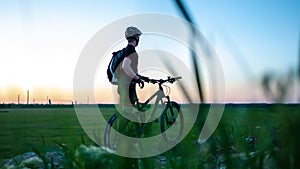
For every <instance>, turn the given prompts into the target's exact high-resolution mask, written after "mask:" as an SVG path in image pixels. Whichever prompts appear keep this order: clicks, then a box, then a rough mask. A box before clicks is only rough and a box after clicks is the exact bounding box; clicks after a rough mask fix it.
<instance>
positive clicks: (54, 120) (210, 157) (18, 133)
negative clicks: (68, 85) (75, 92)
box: [0, 104, 300, 168]
mask: <svg viewBox="0 0 300 169" xmlns="http://www.w3.org/2000/svg"><path fill="white" fill-rule="evenodd" d="M209 107H210V106H209V105H204V106H201V107H200V112H201V114H200V115H199V116H198V118H197V123H196V124H195V125H194V127H193V128H192V130H191V131H190V133H189V134H188V136H187V137H186V138H185V139H184V140H183V141H182V142H181V143H180V144H179V145H177V146H176V147H174V148H173V149H171V150H169V151H168V152H165V153H163V154H161V155H159V156H157V157H150V158H147V159H141V160H138V164H139V165H136V166H135V165H134V164H130V160H131V159H127V158H121V157H116V156H111V157H109V158H111V159H112V160H117V161H121V162H120V163H122V160H123V161H124V160H126V164H125V163H123V165H129V166H131V167H133V168H153V167H154V168H222V167H223V168H258V167H263V166H264V167H265V166H268V167H269V168H272V166H276V167H277V168H298V167H299V162H298V161H297V160H296V157H297V156H296V155H297V153H299V152H300V151H299V150H300V148H299V145H298V142H299V141H300V133H299V131H298V130H299V127H300V122H299V120H300V115H299V110H300V105H297V104H227V105H226V106H225V110H224V113H223V116H222V119H221V122H220V124H219V126H218V128H217V130H216V131H215V133H214V134H213V136H211V137H210V139H209V140H208V141H207V142H205V143H203V144H199V143H197V139H198V136H199V132H200V129H201V126H202V125H203V122H204V120H205V117H206V115H207V112H208V110H209ZM105 109H107V111H105V114H104V116H105V117H106V118H108V117H109V116H110V115H111V114H112V113H113V112H114V111H115V109H114V108H112V107H109V106H107V107H106V108H105ZM100 128H103V126H102V127H100ZM0 129H1V130H0V138H1V139H0V159H2V160H1V161H3V160H4V159H9V158H12V157H14V156H16V155H18V154H22V153H25V152H32V151H33V150H42V149H48V150H49V149H55V150H58V149H59V148H61V145H63V144H64V145H66V147H68V149H74V150H75V149H76V148H78V147H79V146H80V145H95V144H94V143H93V142H92V141H91V140H90V139H89V138H88V136H87V135H86V134H85V132H84V131H83V129H82V128H81V126H80V124H79V122H78V119H77V116H76V113H75V110H74V108H73V107H72V106H65V107H55V106H49V107H39V106H36V107H28V108H25V107H14V108H11V107H10V108H1V109H0ZM99 132H100V135H101V136H102V135H103V131H99ZM69 155H70V154H69ZM132 161H133V162H132V163H136V162H134V161H136V159H134V160H132ZM147 161H148V162H147ZM149 161H150V162H149ZM81 162H82V163H85V162H86V161H81ZM0 164H1V163H0ZM72 165H73V164H72ZM99 165H100V164H99ZM99 165H96V164H95V165H88V164H86V165H83V166H85V167H79V168H91V166H94V167H95V168H99ZM105 165H106V167H108V165H111V168H115V167H114V165H115V163H107V162H106V164H105ZM153 165H154V166H153ZM102 166H103V164H102ZM0 167H1V165H0ZM127 167H128V166H127ZM92 168H93V167H92ZM108 168H109V167H108Z"/></svg>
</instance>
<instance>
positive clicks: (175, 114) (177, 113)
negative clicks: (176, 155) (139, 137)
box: [160, 102, 183, 142]
mask: <svg viewBox="0 0 300 169" xmlns="http://www.w3.org/2000/svg"><path fill="white" fill-rule="evenodd" d="M160 129H161V132H162V136H163V138H164V140H165V141H167V142H175V141H177V140H178V139H180V137H181V135H182V132H183V114H182V112H181V109H180V106H179V105H178V104H177V103H176V102H170V103H169V104H167V105H166V107H165V109H164V111H163V113H162V115H161V119H160Z"/></svg>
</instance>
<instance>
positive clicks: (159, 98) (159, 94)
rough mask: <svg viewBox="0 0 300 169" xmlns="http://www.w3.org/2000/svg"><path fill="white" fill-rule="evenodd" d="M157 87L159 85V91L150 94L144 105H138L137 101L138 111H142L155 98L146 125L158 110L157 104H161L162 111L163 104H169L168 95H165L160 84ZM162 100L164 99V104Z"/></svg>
mask: <svg viewBox="0 0 300 169" xmlns="http://www.w3.org/2000/svg"><path fill="white" fill-rule="evenodd" d="M158 85H159V89H158V90H157V91H156V92H155V93H154V94H152V95H151V96H150V97H149V98H148V99H147V100H146V101H145V102H144V103H140V102H139V101H137V104H138V105H137V106H138V110H139V111H142V110H143V109H144V108H145V107H146V106H147V105H149V102H150V101H151V100H153V99H154V98H155V97H156V100H155V102H154V107H153V109H152V111H151V112H150V115H149V118H148V119H147V120H146V121H145V122H146V123H147V122H148V120H150V119H152V118H153V117H154V114H155V112H156V110H157V108H158V106H157V105H158V104H159V102H160V103H161V105H162V108H163V109H164V108H165V104H168V103H170V97H169V96H168V95H165V93H164V90H163V87H162V84H160V83H159V84H158ZM163 98H166V99H167V101H166V102H164V101H163Z"/></svg>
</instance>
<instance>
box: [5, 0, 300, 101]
mask: <svg viewBox="0 0 300 169" xmlns="http://www.w3.org/2000/svg"><path fill="white" fill-rule="evenodd" d="M184 2H185V4H186V5H187V6H188V7H189V9H190V12H191V13H192V14H193V16H194V19H195V21H196V22H197V26H198V28H199V30H200V31H201V32H202V33H203V34H204V35H205V36H206V37H207V39H208V40H209V42H211V44H212V46H213V47H214V49H215V51H216V53H217V55H218V58H219V60H220V63H221V65H222V69H223V71H224V76H225V92H226V99H225V102H226V103H260V102H262V103H269V102H274V100H272V99H270V98H267V97H266V96H265V95H264V91H263V88H262V86H261V85H262V79H263V78H262V77H263V75H265V74H267V73H270V72H272V73H276V74H277V75H280V76H281V77H285V76H286V74H288V73H289V71H292V72H295V71H296V70H297V66H298V65H297V63H298V62H299V61H298V59H299V58H298V57H299V56H298V55H299V43H300V42H299V31H300V30H299V25H300V23H299V21H300V19H299V16H300V11H299V7H300V2H298V1H288V2H285V1H270V0H267V1H264V2H261V1H253V2H252V1H247V2H240V1H234V2H230V3H229V2H217V1H209V2H208V1H202V0H201V1H188V0H187V1H184ZM116 3H117V2H116V1H114V2H101V1H100V2H97V1H93V3H87V2H84V1H74V2H73V1H64V2H60V1H32V0H28V1H22V0H12V1H1V2H0V11H1V12H0V21H1V22H0V24H1V26H0V37H1V39H0V46H1V47H0V75H1V80H0V104H1V103H16V104H17V103H21V104H26V103H27V91H29V103H30V104H32V103H36V104H47V103H48V102H49V99H50V100H51V101H52V103H53V104H72V103H75V102H76V103H84V104H86V103H89V104H94V103H115V100H114V99H112V98H113V93H112V92H115V91H113V90H112V86H111V84H110V83H109V82H108V80H107V78H106V76H105V72H106V68H107V67H106V66H105V64H107V62H108V61H109V60H105V61H104V63H103V65H104V66H103V65H102V66H101V67H99V69H98V70H97V71H98V73H97V74H96V77H95V90H94V91H95V92H94V93H85V92H82V93H83V94H82V98H81V99H80V100H74V98H73V78H74V77H73V76H74V71H75V67H76V64H77V60H78V58H79V56H80V54H81V52H82V50H83V48H84V47H85V45H86V44H87V42H88V41H89V40H90V39H91V38H92V37H93V36H94V35H95V34H96V33H97V32H98V31H99V30H101V29H102V28H103V27H104V26H105V25H108V24H110V23H111V22H114V21H116V20H118V19H120V18H123V17H124V16H130V15H134V14H137V13H144V12H156V13H164V14H169V15H173V16H176V17H181V15H180V13H179V12H178V11H177V9H176V7H175V5H174V3H173V2H172V1H158V0H154V1H151V2H148V1H144V2H143V3H140V1H137V0H129V1H128V2H126V3H123V4H122V5H116ZM157 4H160V5H159V6H157ZM112 9H113V10H112ZM121 11H122V12H121ZM128 24H129V25H130V23H128ZM158 26H159V25H158ZM155 38H157V37H155V36H151V35H149V34H147V33H146V34H145V35H144V36H142V37H141V41H140V45H139V46H138V47H137V51H138V52H142V51H144V50H146V49H148V48H158V49H159V48H161V49H165V50H168V51H169V52H170V53H172V54H177V55H180V56H182V58H183V59H182V61H183V62H184V63H185V64H186V65H188V66H189V68H190V69H192V68H191V67H192V65H191V64H190V63H189V62H188V61H186V60H188V59H186V58H189V57H190V53H189V51H188V50H186V49H182V48H180V47H177V46H176V43H177V42H172V40H170V39H167V38H166V37H163V38H165V39H163V38H161V39H162V40H161V41H160V40H159V41H160V42H161V44H160V43H158V42H157V39H155ZM120 39H123V40H124V41H122V43H120V44H119V45H117V46H115V48H112V49H107V50H108V56H110V52H111V51H110V50H117V49H119V48H121V47H124V45H126V41H125V39H124V38H123V37H120ZM155 40H156V41H155ZM103 43H105V40H104V41H103ZM99 45H101V44H99ZM178 46H179V45H178ZM100 57H101V56H99V58H100ZM108 59H109V58H108ZM176 66H177V65H176ZM103 72H104V73H103ZM162 78H163V77H162ZM280 80H281V79H280ZM295 81H296V80H295ZM205 83H206V84H205V90H204V91H206V98H207V102H209V101H210V97H211V96H210V92H211V91H209V87H207V86H209V82H207V81H206V82H205ZM291 83H295V84H293V85H292V86H293V87H291V91H289V93H288V94H289V95H288V96H287V98H286V99H285V101H284V102H288V103H295V102H298V100H297V97H298V96H297V92H298V93H299V89H300V87H299V84H298V82H294V81H293V82H291ZM271 87H272V88H274V86H271ZM150 88H151V87H150ZM188 88H189V90H190V92H191V93H192V91H193V90H195V91H196V88H195V86H192V87H188ZM275 88H276V86H275ZM151 90H152V89H151ZM177 90H178V89H174V90H173V91H172V92H174V95H173V97H174V98H175V99H176V100H178V99H179V100H180V99H181V98H180V97H182V96H180V95H182V93H179V92H178V91H177ZM140 92H142V90H141V91H140ZM149 92H150V90H149V89H145V93H147V94H145V95H149ZM93 95H95V100H96V102H92V100H93V99H92V96H93ZM141 95H142V98H143V99H144V98H145V96H144V95H143V94H141ZM197 99H199V98H197ZM197 99H195V100H197ZM178 102H180V101H178ZM182 102H186V99H184V98H183V99H182Z"/></svg>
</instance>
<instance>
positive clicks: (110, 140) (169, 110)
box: [104, 77, 184, 149]
mask: <svg viewBox="0 0 300 169" xmlns="http://www.w3.org/2000/svg"><path fill="white" fill-rule="evenodd" d="M142 79H143V78H142ZM179 79H181V77H173V78H171V77H168V78H167V79H147V81H145V80H144V81H145V82H148V83H152V84H158V90H157V91H156V92H155V93H153V94H152V95H151V96H150V97H149V98H148V99H147V100H146V101H145V102H144V103H140V102H139V101H137V109H138V112H145V110H146V108H147V106H148V107H149V106H151V105H150V104H149V102H150V101H151V100H153V99H154V98H156V99H155V102H154V107H153V109H152V110H151V112H150V114H149V117H148V118H147V120H146V121H145V122H146V123H147V122H148V121H151V120H152V119H153V117H154V114H155V113H156V111H157V110H158V105H161V106H162V108H163V111H162V114H161V116H160V131H161V133H162V137H163V139H164V140H165V141H167V142H169V143H170V142H175V141H178V139H180V138H181V135H182V133H183V127H184V126H183V114H182V111H181V108H180V106H179V104H177V103H176V102H174V101H171V100H170V97H169V94H170V93H167V94H165V92H164V88H163V86H164V87H166V86H165V85H163V84H164V83H171V84H172V83H174V82H175V81H176V80H179ZM117 114H118V113H114V114H113V115H112V116H111V117H110V118H109V119H108V122H107V125H106V128H105V132H104V145H105V146H106V147H109V148H111V149H115V148H116V147H117V144H118V140H119V133H118V132H116V133H115V134H116V135H112V132H111V128H112V127H113V126H115V127H116V128H118V127H119V122H118V119H120V117H118V115H117ZM139 114H140V113H139ZM153 121H154V122H156V123H157V122H159V120H158V118H157V119H155V120H153ZM128 123H129V120H127V122H126V124H125V125H124V126H125V128H126V127H127V125H128ZM174 125H179V126H178V127H179V129H175V130H176V131H175V132H172V131H171V132H168V130H169V129H170V130H171V129H172V128H173V129H174V127H172V128H171V126H174ZM144 126H145V125H144ZM142 127H143V125H141V126H136V128H137V131H136V132H138V131H141V128H142ZM139 136H140V135H139Z"/></svg>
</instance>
